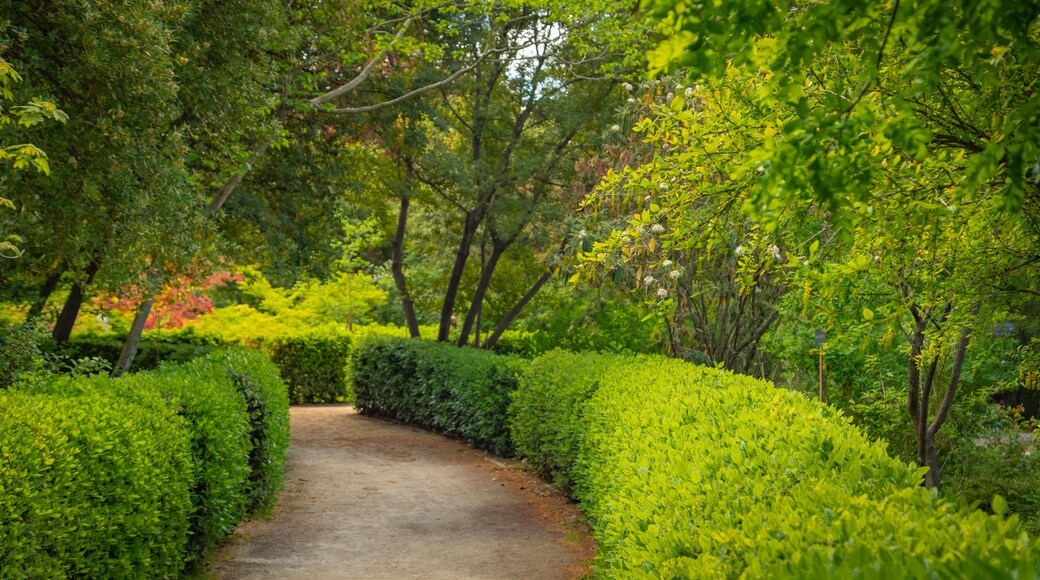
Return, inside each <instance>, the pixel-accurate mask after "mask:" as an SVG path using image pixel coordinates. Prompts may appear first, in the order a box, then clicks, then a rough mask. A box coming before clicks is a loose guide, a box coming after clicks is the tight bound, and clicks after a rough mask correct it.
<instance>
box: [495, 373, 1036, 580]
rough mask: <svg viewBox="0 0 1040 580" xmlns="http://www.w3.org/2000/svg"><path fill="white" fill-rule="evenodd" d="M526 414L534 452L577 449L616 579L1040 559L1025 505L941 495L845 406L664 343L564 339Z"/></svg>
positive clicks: (977, 567) (527, 451) (952, 567)
mask: <svg viewBox="0 0 1040 580" xmlns="http://www.w3.org/2000/svg"><path fill="white" fill-rule="evenodd" d="M574 384H577V385H578V386H577V387H573V386H572V387H570V390H569V392H567V393H564V394H563V396H562V397H561V398H560V399H559V400H558V401H559V402H558V404H555V403H554V404H550V403H544V401H543V399H542V396H543V394H545V393H549V392H551V391H553V390H555V389H556V388H557V386H558V385H574ZM586 393H587V398H586V399H584V400H582V397H583V395H585V394H586ZM513 415H514V417H515V419H514V421H513V431H514V433H517V441H518V445H519V448H518V451H519V453H520V454H521V455H526V456H531V457H538V456H540V455H545V453H544V452H543V451H542V450H540V449H538V446H539V445H543V444H545V443H544V442H546V441H548V442H550V443H549V444H550V445H558V446H560V448H561V449H563V455H564V456H563V457H561V458H560V461H559V463H558V464H553V465H552V470H553V471H555V473H554V475H558V476H559V474H563V477H564V478H573V479H574V481H575V489H576V494H577V496H578V498H579V499H580V500H581V502H582V504H583V506H584V507H585V509H586V511H587V513H588V515H589V517H590V520H591V522H592V525H593V530H594V533H595V535H596V537H597V539H598V541H599V548H598V558H597V564H596V565H597V567H598V569H599V571H600V572H601V573H602V574H603V575H604V576H606V577H624V578H640V577H646V578H658V577H669V578H687V577H723V576H725V577H734V576H746V577H767V576H797V577H850V576H853V575H864V576H867V577H888V576H896V577H906V576H909V577H920V576H928V575H931V574H938V575H940V576H942V575H950V576H953V577H963V576H965V575H966V574H967V575H970V574H972V573H976V574H978V573H982V572H981V571H986V570H990V569H993V568H994V567H996V568H997V569H1005V570H1006V569H1013V568H1015V567H1016V566H1018V565H1019V564H1021V567H1022V569H1028V568H1029V567H1030V566H1035V560H1036V557H1037V556H1036V547H1035V545H1034V544H1032V542H1031V541H1030V540H1029V539H1028V536H1027V535H1026V534H1025V533H1024V532H1023V531H1022V529H1021V527H1020V525H1019V522H1018V521H1017V520H1016V519H1014V518H1012V519H1010V520H1004V519H1002V518H999V517H993V516H986V515H985V514H983V513H981V512H978V511H975V512H972V513H968V512H965V511H962V510H959V509H958V508H956V507H954V506H953V505H952V504H950V503H947V502H945V501H943V500H940V499H937V498H936V497H935V496H934V495H933V494H932V493H931V492H930V491H928V490H925V489H923V488H921V487H920V480H921V471H920V470H919V469H916V468H912V467H910V466H908V465H905V464H902V463H900V462H898V461H896V460H894V459H892V458H890V457H889V456H888V455H887V454H886V452H885V449H884V447H883V446H882V445H880V444H877V443H870V442H868V441H867V440H866V439H865V438H864V437H863V436H862V435H861V434H860V432H859V431H858V430H857V429H856V428H855V427H854V426H852V424H851V423H850V422H849V421H848V420H847V419H846V418H844V417H842V416H840V414H838V413H837V412H835V411H833V410H832V409H831V408H829V407H825V406H821V405H819V404H818V403H816V402H813V401H810V400H808V399H806V398H805V397H803V396H801V395H798V394H797V393H793V392H790V391H781V390H778V389H776V388H774V387H773V386H772V385H770V384H769V383H766V382H763V381H759V380H756V379H752V378H749V377H743V376H739V375H735V374H732V373H729V372H725V371H721V370H716V369H709V368H704V367H697V366H693V365H690V364H687V363H684V362H682V361H677V360H669V359H663V358H659V357H640V358H631V357H630V358H625V357H609V356H606V355H597V356H595V357H592V356H589V355H574V354H564V353H553V354H550V355H547V357H545V358H544V359H539V360H536V361H535V362H534V364H533V366H532V370H530V371H529V372H527V373H525V374H524V375H523V376H522V377H521V380H520V391H519V392H518V393H517V395H516V404H515V406H514V410H513ZM537 425H543V426H544V427H543V428H538V427H536V426H537ZM521 433H530V434H531V435H530V438H529V439H530V441H531V442H533V443H529V442H527V441H526V440H525V439H524V438H525V437H527V435H521ZM521 441H523V442H521ZM532 444H533V445H534V448H531V447H529V445H532ZM575 448H576V449H577V452H576V453H572V451H573V449H575ZM568 454H572V457H568V456H567V455H568ZM537 461H538V462H540V463H543V464H550V462H547V461H546V460H545V459H539V460H537ZM568 474H569V475H568Z"/></svg>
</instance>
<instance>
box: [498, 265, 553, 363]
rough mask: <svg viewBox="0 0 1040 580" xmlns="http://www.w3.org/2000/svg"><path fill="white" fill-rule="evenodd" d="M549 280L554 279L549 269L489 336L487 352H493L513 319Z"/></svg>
mask: <svg viewBox="0 0 1040 580" xmlns="http://www.w3.org/2000/svg"><path fill="white" fill-rule="evenodd" d="M549 278H552V270H548V269H547V270H546V271H545V272H542V275H541V276H539V277H538V280H537V281H536V282H535V283H534V285H533V286H531V288H530V289H529V290H528V291H527V294H524V295H523V297H521V298H520V300H519V301H518V302H517V303H516V304H515V305H513V308H512V309H510V311H509V312H507V313H506V315H505V316H504V317H502V320H500V321H499V323H498V326H496V327H495V331H494V332H492V333H491V336H489V337H488V339H487V340H486V341H484V349H485V350H491V349H492V348H494V346H495V343H497V342H498V339H499V338H502V334H503V333H504V332H505V331H506V329H507V328H509V325H510V324H512V323H513V319H515V318H516V317H517V316H518V315H519V314H520V311H521V310H523V309H524V306H527V303H528V302H530V301H531V299H532V298H534V296H535V294H538V291H539V290H541V289H542V286H544V285H545V283H546V282H548V281H549Z"/></svg>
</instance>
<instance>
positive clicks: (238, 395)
mask: <svg viewBox="0 0 1040 580" xmlns="http://www.w3.org/2000/svg"><path fill="white" fill-rule="evenodd" d="M288 428H289V421H288V399H287V395H286V391H285V386H284V384H283V383H282V382H281V380H280V379H279V377H278V373H277V369H276V368H275V367H274V366H273V364H272V363H271V362H270V361H269V360H267V359H266V357H264V355H262V354H260V353H257V352H252V351H245V350H232V351H219V352H216V353H213V354H211V355H209V356H207V357H204V358H201V359H197V360H195V361H192V362H191V363H188V364H184V365H169V366H166V367H163V368H162V369H161V370H159V371H154V372H147V373H138V374H135V375H130V376H127V377H124V378H122V379H109V378H107V377H62V378H58V379H56V380H54V381H52V382H50V383H48V384H44V385H38V386H34V387H32V388H31V389H29V390H25V391H12V392H2V391H0V516H2V517H0V546H3V547H4V550H0V577H4V578H7V577H91V578H95V577H97V578H100V577H106V578H107V577H168V576H176V575H178V574H179V573H180V572H181V570H183V569H184V568H185V567H186V566H190V565H191V563H192V562H194V561H197V560H199V559H201V558H202V557H203V556H204V555H205V554H206V552H207V551H209V550H210V549H212V548H213V547H214V546H215V545H216V543H217V542H218V541H219V540H220V539H221V538H223V537H224V536H225V535H226V534H227V533H228V532H230V531H231V530H232V529H233V528H234V527H235V525H237V523H238V521H239V520H240V519H241V517H242V516H243V515H245V514H246V513H247V511H248V510H250V509H252V508H255V507H258V506H262V505H264V504H265V503H266V502H269V501H270V499H271V498H272V497H273V494H274V493H275V492H276V491H277V489H278V487H279V486H280V484H281V480H282V474H283V469H284V460H285V449H286V446H287V445H288Z"/></svg>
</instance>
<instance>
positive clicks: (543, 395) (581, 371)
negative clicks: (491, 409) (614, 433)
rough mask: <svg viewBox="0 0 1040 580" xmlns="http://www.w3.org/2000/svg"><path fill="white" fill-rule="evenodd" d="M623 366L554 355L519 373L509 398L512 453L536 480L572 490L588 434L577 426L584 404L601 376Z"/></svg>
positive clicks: (593, 357)
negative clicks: (527, 466)
mask: <svg viewBox="0 0 1040 580" xmlns="http://www.w3.org/2000/svg"><path fill="white" fill-rule="evenodd" d="M622 360H623V359H619V358H618V357H616V356H611V355H601V354H587V355H583V356H575V355H573V354H570V353H565V352H563V351H554V352H552V353H549V354H546V355H543V356H541V357H538V358H537V359H535V360H534V361H533V362H531V363H530V364H529V365H528V366H527V368H526V369H525V370H524V372H523V373H522V375H521V376H522V378H521V379H520V384H521V385H523V387H522V388H520V389H519V390H517V391H516V392H515V393H513V403H512V406H511V409H510V424H509V428H510V434H511V435H512V438H513V442H514V443H515V444H516V448H517V451H518V452H519V454H520V455H522V456H523V457H524V458H525V459H526V460H527V462H528V463H529V464H530V465H531V467H532V468H533V469H534V470H535V471H537V472H538V474H539V475H541V476H542V477H546V478H549V479H552V480H553V481H554V482H555V483H556V484H557V485H559V486H560V487H563V488H564V489H567V490H572V489H573V486H574V482H575V478H576V474H575V473H574V467H575V465H576V462H577V460H578V451H579V447H580V445H581V441H582V440H583V437H584V435H585V432H586V430H587V428H586V425H585V424H584V421H583V420H582V415H583V412H584V410H585V402H586V401H587V400H588V399H589V397H591V396H592V393H594V392H595V390H596V388H597V387H598V386H599V384H600V376H601V375H602V374H604V373H607V372H609V369H611V368H614V367H616V366H618V364H619V363H621V362H622ZM589 369H596V370H595V372H590V370H589Z"/></svg>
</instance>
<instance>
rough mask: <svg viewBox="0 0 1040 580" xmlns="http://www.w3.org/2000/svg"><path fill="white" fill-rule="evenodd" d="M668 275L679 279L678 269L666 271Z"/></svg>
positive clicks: (673, 278)
mask: <svg viewBox="0 0 1040 580" xmlns="http://www.w3.org/2000/svg"><path fill="white" fill-rule="evenodd" d="M668 277H669V278H671V279H672V280H678V279H679V271H678V270H672V271H671V272H668Z"/></svg>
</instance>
